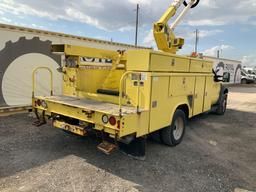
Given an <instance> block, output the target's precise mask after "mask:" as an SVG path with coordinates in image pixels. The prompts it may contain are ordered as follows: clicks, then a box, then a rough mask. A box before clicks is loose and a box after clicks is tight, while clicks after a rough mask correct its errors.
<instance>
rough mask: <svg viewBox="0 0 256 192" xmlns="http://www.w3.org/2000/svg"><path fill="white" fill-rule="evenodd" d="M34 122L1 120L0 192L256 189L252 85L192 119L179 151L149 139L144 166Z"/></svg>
mask: <svg viewBox="0 0 256 192" xmlns="http://www.w3.org/2000/svg"><path fill="white" fill-rule="evenodd" d="M32 121H33V120H32V119H31V117H29V116H28V115H27V114H17V115H13V116H9V117H0V191H1V192H9V191H10V192H11V191H31V192H32V191H33V192H34V191H61V192H65V191H95V192H96V191H97V192H98V191H104V192H107V191H111V192H114V191H120V192H133V191H152V192H154V191H175V192H182V191H184V192H188V191H189V192H190V191H191V192H192V191H193V192H194V191H202V192H204V191H210V192H215V191H216V192H219V191H234V190H235V188H242V189H247V190H251V191H253V190H256V86H252V85H251V86H245V87H231V88H230V94H229V103H228V110H227V112H226V114H225V115H224V116H216V115H213V114H204V115H200V116H198V117H196V118H193V119H191V120H190V122H189V126H188V127H187V131H186V135H185V137H184V140H183V142H182V143H181V144H180V145H179V146H177V147H167V146H164V145H162V144H161V143H159V142H155V141H152V140H148V141H147V158H146V160H145V161H138V160H134V159H132V158H131V157H128V156H126V155H124V154H123V153H121V152H120V151H116V152H115V153H113V154H112V155H110V156H107V155H104V154H102V153H101V152H98V151H97V150H96V145H97V142H96V141H95V140H94V139H93V138H90V137H89V138H88V137H87V138H81V137H77V136H74V135H68V134H66V133H64V132H62V131H61V130H57V129H54V128H52V127H51V126H50V125H44V126H42V127H39V128H38V127H34V126H32V125H31V122H32Z"/></svg>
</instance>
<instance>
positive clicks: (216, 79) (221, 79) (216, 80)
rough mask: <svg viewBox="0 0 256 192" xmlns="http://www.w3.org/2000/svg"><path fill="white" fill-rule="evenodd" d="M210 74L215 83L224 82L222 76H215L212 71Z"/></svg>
mask: <svg viewBox="0 0 256 192" xmlns="http://www.w3.org/2000/svg"><path fill="white" fill-rule="evenodd" d="M212 73H213V74H214V81H215V82H224V76H222V75H217V73H216V72H215V71H214V70H213V69H212Z"/></svg>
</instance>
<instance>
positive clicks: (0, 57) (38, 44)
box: [0, 37, 61, 106]
mask: <svg viewBox="0 0 256 192" xmlns="http://www.w3.org/2000/svg"><path fill="white" fill-rule="evenodd" d="M51 43H52V42H51V41H41V40H40V39H39V37H34V38H33V39H26V38H25V37H21V38H20V39H19V40H18V41H16V42H11V41H8V42H6V45H5V47H4V48H3V49H2V50H1V51H0V106H6V105H8V104H7V102H6V101H5V98H6V97H5V98H4V97H3V90H2V87H4V86H5V85H3V77H4V76H5V72H6V70H7V68H8V67H9V65H10V64H11V63H12V62H14V61H15V60H16V59H17V58H19V57H21V56H23V55H25V54H29V53H39V54H42V55H45V56H47V57H49V58H51V59H52V60H54V61H55V63H57V64H58V65H60V63H61V57H60V56H59V55H54V54H52V53H51ZM36 62H37V60H35V61H31V63H36ZM15 65H18V64H15ZM31 71H32V69H31ZM12 73H13V72H12ZM21 73H22V70H21V71H18V70H17V71H16V75H17V76H20V75H21ZM5 83H8V82H5ZM23 86H25V85H23ZM14 88H15V87H14Z"/></svg>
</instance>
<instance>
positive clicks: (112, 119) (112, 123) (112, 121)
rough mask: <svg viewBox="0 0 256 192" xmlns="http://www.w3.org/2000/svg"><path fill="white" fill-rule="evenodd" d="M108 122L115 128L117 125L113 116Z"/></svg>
mask: <svg viewBox="0 0 256 192" xmlns="http://www.w3.org/2000/svg"><path fill="white" fill-rule="evenodd" d="M108 122H109V123H110V125H112V126H114V125H115V124H116V118H115V117H113V116H111V117H110V118H109V120H108Z"/></svg>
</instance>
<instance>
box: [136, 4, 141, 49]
mask: <svg viewBox="0 0 256 192" xmlns="http://www.w3.org/2000/svg"><path fill="white" fill-rule="evenodd" d="M139 10H140V6H139V4H137V9H136V32H135V46H136V47H137V45H138V30H139V29H138V28H139Z"/></svg>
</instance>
